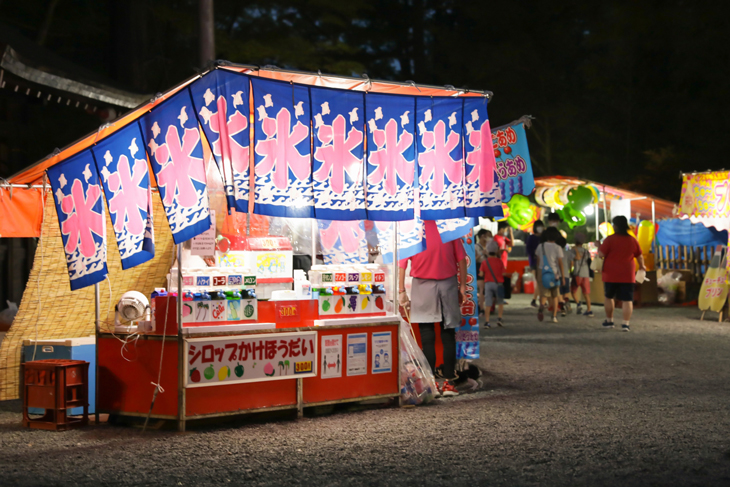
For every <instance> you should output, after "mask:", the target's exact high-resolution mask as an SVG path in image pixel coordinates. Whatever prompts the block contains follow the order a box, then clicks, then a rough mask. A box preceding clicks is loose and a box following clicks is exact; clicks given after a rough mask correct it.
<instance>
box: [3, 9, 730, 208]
mask: <svg viewBox="0 0 730 487" xmlns="http://www.w3.org/2000/svg"><path fill="white" fill-rule="evenodd" d="M54 4H55V5H54ZM51 7H53V8H51ZM215 9H216V10H215V15H216V50H217V57H218V58H220V59H228V60H230V61H234V62H239V63H247V64H258V65H267V64H272V65H276V66H279V67H283V68H296V69H301V70H308V71H315V72H316V71H317V70H321V71H322V73H337V74H348V75H357V76H359V75H361V74H363V73H367V74H368V75H369V76H370V77H371V78H386V79H395V80H401V81H405V80H415V81H417V82H419V83H428V84H436V85H446V84H450V85H455V86H458V87H464V86H466V87H471V88H475V89H489V90H492V91H494V93H495V97H494V100H493V101H492V102H491V103H490V118H491V120H492V125H493V126H496V125H500V124H503V123H507V122H509V121H511V120H514V119H516V118H518V117H519V116H521V115H524V114H531V115H533V116H534V117H535V122H534V125H533V128H532V129H530V130H529V131H528V137H529V143H530V148H531V152H532V157H533V164H534V167H535V172H536V174H538V175H547V174H562V175H573V176H582V177H586V178H590V179H594V180H597V181H601V182H605V183H608V184H622V185H624V186H626V187H630V188H632V189H635V190H643V191H647V192H650V193H653V194H656V195H659V196H664V197H667V198H669V199H672V200H676V199H677V197H678V187H679V179H678V177H677V176H678V172H679V171H680V170H684V171H692V170H705V169H708V168H712V169H719V168H721V167H723V166H724V165H725V162H724V160H723V159H724V157H723V156H724V149H725V138H724V135H725V134H726V133H727V131H728V128H730V127H728V124H729V123H728V119H727V117H726V116H725V113H724V112H725V111H726V110H727V109H728V108H730V103H729V101H730V92H729V91H728V90H727V89H726V86H727V80H728V79H729V78H730V76H729V75H730V72H729V71H730V43H728V42H727V39H726V31H727V27H726V25H727V22H726V20H725V19H726V18H727V14H728V10H730V7H728V4H726V3H725V2H708V1H692V2H690V1H686V0H665V1H630V0H623V1H613V2H606V1H603V2H595V1H581V2H578V1H564V2H527V1H521V0H513V1H501V2H495V1H492V2H486V1H476V0H474V1H463V0H462V1H458V0H369V1H366V0H346V1H342V0H308V1H307V0H268V1H241V0H216V3H215ZM49 13H50V15H49ZM49 17H50V18H49ZM196 18H197V2H196V1H195V0H156V1H154V2H148V1H144V0H109V1H108V2H101V1H82V0H60V1H53V0H25V1H23V2H16V1H12V2H11V1H8V0H5V1H2V2H1V3H0V20H2V21H3V22H5V23H6V24H9V25H12V26H14V27H16V28H18V29H20V30H21V31H22V32H23V33H24V34H26V35H27V36H28V37H29V38H30V39H39V38H40V37H42V38H43V44H44V46H46V47H47V48H49V49H52V50H54V51H55V52H56V53H58V54H60V55H62V56H64V57H66V58H68V59H69V60H72V61H73V62H75V63H77V64H79V65H82V66H84V67H86V68H90V69H93V70H95V71H97V72H99V73H100V74H103V75H106V76H108V77H110V78H112V79H114V80H116V81H117V82H119V83H120V84H122V85H124V86H126V87H128V88H129V89H133V90H137V91H143V92H155V91H161V90H164V89H166V88H168V87H169V86H171V85H173V84H175V83H176V82H177V81H179V80H181V79H184V78H185V77H187V76H190V75H191V74H193V73H195V71H196V70H199V69H200V67H199V66H196V64H197V53H198V50H197V44H196V43H197V23H196ZM79 135H80V134H79Z"/></svg>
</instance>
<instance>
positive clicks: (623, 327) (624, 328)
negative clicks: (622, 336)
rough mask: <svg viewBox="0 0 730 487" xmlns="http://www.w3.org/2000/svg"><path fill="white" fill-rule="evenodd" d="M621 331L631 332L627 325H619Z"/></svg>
mask: <svg viewBox="0 0 730 487" xmlns="http://www.w3.org/2000/svg"><path fill="white" fill-rule="evenodd" d="M621 331H631V328H629V325H621Z"/></svg>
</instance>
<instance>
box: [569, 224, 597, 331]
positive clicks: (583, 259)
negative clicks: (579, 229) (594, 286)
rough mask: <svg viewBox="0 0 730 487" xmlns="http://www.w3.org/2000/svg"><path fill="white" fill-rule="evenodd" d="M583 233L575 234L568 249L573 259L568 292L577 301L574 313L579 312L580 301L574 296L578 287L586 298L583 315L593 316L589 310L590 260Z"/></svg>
mask: <svg viewBox="0 0 730 487" xmlns="http://www.w3.org/2000/svg"><path fill="white" fill-rule="evenodd" d="M585 240H586V238H585V235H583V234H581V233H578V234H576V235H575V245H574V246H573V249H572V250H571V251H570V256H571V259H572V261H573V280H572V282H571V285H570V292H571V294H572V295H573V300H574V301H575V302H576V303H577V309H576V314H580V312H581V306H580V301H578V298H577V297H576V296H577V295H576V292H577V291H578V289H580V290H581V292H582V293H583V299H585V300H586V312H585V313H583V316H589V317H592V316H593V311H592V310H591V273H590V268H589V264H588V262H589V261H590V258H589V255H588V249H586V248H584V247H583V244H584V243H585Z"/></svg>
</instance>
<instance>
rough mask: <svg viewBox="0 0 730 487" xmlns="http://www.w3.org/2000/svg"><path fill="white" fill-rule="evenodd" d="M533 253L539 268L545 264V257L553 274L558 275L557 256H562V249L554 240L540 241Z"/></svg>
mask: <svg viewBox="0 0 730 487" xmlns="http://www.w3.org/2000/svg"><path fill="white" fill-rule="evenodd" d="M535 254H536V256H537V259H538V264H539V266H540V268H541V269H542V267H543V266H544V265H545V262H546V260H545V259H546V258H547V263H548V265H549V266H550V268H551V269H552V270H553V274H555V276H556V277H559V276H560V267H559V266H558V257H562V255H561V254H562V251H561V248H560V247H559V246H558V244H556V243H555V242H544V243H541V244H540V245H539V246H538V248H537V250H536V251H535Z"/></svg>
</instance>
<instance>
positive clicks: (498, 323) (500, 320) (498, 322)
mask: <svg viewBox="0 0 730 487" xmlns="http://www.w3.org/2000/svg"><path fill="white" fill-rule="evenodd" d="M497 326H504V325H503V323H502V318H497Z"/></svg>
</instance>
